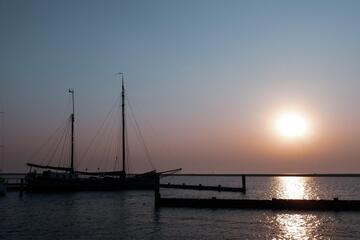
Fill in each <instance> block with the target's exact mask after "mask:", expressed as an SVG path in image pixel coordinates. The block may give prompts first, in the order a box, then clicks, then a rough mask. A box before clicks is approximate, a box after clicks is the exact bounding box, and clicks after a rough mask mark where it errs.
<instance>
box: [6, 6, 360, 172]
mask: <svg viewBox="0 0 360 240" xmlns="http://www.w3.org/2000/svg"><path fill="white" fill-rule="evenodd" d="M359 10H360V2H359V1H355V0H354V1H350V0H344V1H331V0H328V1H320V0H315V1H314V0H312V1H295V0H293V1H288V0H286V1H285V0H283V1H281V0H274V1H260V0H255V1H245V0H244V1H230V0H225V1H211V0H206V1H205V0H196V1H190V0H184V1H175V0H167V1H156V0H154V1H138V0H136V1H110V0H107V1H92V0H86V1H85V0H75V1H74V0H72V1H70V0H64V1H45V0H44V1H41V0H36V1H35V0H26V1H25V0H23V1H19V0H11V1H10V0H0V32H1V37H0V96H1V101H2V103H1V104H2V108H3V111H4V112H5V114H3V116H2V121H3V123H4V128H3V131H2V134H3V136H4V139H5V140H4V145H5V154H4V155H5V157H4V159H3V164H2V165H3V171H5V172H24V171H27V167H26V165H25V164H26V162H27V161H30V160H31V161H33V162H38V163H39V160H40V158H41V156H37V155H36V152H38V149H40V147H41V146H42V145H43V144H44V142H45V143H46V142H47V139H48V137H49V136H51V135H52V134H53V133H54V132H55V130H56V129H57V128H58V127H59V126H60V125H61V124H63V122H64V121H66V119H67V117H68V115H69V114H70V111H71V108H70V96H69V94H68V92H67V89H68V88H74V89H75V108H76V122H75V134H76V156H77V157H76V164H75V165H76V166H77V168H78V169H84V168H89V169H91V168H96V167H98V165H97V163H96V162H101V161H104V160H103V159H104V157H101V154H100V152H101V151H103V150H96V145H101V144H102V145H106V143H107V140H106V138H109V134H110V133H109V134H107V133H106V134H104V138H103V139H101V138H100V139H98V140H97V141H98V142H95V144H93V146H91V147H90V148H91V149H92V150H91V151H90V154H88V155H91V156H92V157H90V156H87V149H89V147H88V146H89V144H90V143H91V140H92V139H93V137H94V136H95V135H96V133H97V131H98V129H99V128H100V126H101V123H102V122H103V121H104V119H105V118H106V115H107V113H108V112H109V110H110V109H111V106H113V104H114V101H116V99H117V97H118V96H119V94H120V90H121V88H120V80H119V77H117V76H116V75H115V73H117V72H125V73H126V74H125V78H126V90H127V96H128V98H129V101H130V103H131V104H132V106H133V111H134V115H135V116H136V119H137V122H138V124H139V126H140V128H141V129H142V134H143V137H144V139H145V142H146V146H147V148H148V150H149V153H150V155H151V159H152V161H153V164H154V165H155V167H156V169H157V170H160V171H161V170H167V169H173V168H183V172H184V173H329V172H331V173H345V172H349V173H350V172H359V171H360V164H359V163H360V160H359V159H360V148H359V145H360V126H359V124H358V123H359V122H360V108H358V107H357V103H359V102H360V94H358V89H360V80H359V76H360V45H359V42H360V28H359V25H360V15H359V14H358V13H359ZM286 111H297V112H301V113H302V114H303V115H304V116H306V119H307V121H308V122H309V124H310V125H311V129H312V130H311V136H309V137H306V138H303V139H297V140H291V141H290V140H288V141H285V140H284V139H280V138H279V136H278V134H276V133H274V132H273V131H272V130H271V125H272V123H271V122H272V121H273V120H274V118H275V116H276V115H277V114H278V113H281V112H286ZM127 113H128V115H129V114H130V112H129V110H127ZM128 123H129V124H128V125H129V130H128V137H129V148H131V150H129V151H130V152H131V156H132V157H131V159H130V160H131V169H130V170H131V171H133V172H142V171H146V170H149V169H150V168H151V166H150V165H149V163H148V161H146V160H145V155H146V154H145V153H144V152H145V151H144V150H143V149H142V148H143V146H142V145H141V144H138V143H136V137H134V135H135V134H136V133H135V131H133V130H130V121H129V122H128ZM105 148H106V147H105ZM104 151H105V152H106V150H104ZM110 155H111V154H110ZM33 156H35V159H34V157H33ZM82 156H85V157H82ZM94 156H95V157H94ZM110 158H112V160H113V159H115V156H110ZM105 165H106V164H105ZM110 165H111V163H108V166H107V167H106V166H102V168H104V169H105V168H109V166H110Z"/></svg>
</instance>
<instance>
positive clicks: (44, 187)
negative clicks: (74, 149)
mask: <svg viewBox="0 0 360 240" xmlns="http://www.w3.org/2000/svg"><path fill="white" fill-rule="evenodd" d="M25 180H26V188H25V189H26V191H28V192H74V191H119V190H131V189H133V190H153V189H154V186H155V184H154V182H155V176H152V175H150V176H143V177H142V176H134V177H130V178H124V177H88V178H80V177H76V176H71V175H68V174H67V175H64V174H58V175H57V176H56V175H55V176H54V175H48V174H47V175H42V174H40V175H34V174H28V175H27V176H26V178H25Z"/></svg>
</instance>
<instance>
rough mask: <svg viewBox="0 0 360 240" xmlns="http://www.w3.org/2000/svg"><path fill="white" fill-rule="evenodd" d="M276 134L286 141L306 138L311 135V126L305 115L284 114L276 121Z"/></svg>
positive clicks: (296, 113) (295, 113)
mask: <svg viewBox="0 0 360 240" xmlns="http://www.w3.org/2000/svg"><path fill="white" fill-rule="evenodd" d="M274 128H275V130H276V132H277V133H278V134H279V135H280V136H281V137H284V138H286V139H301V138H305V137H307V136H308V135H309V133H310V124H309V121H308V119H307V118H306V117H305V115H303V114H301V113H298V112H284V113H281V114H279V116H277V118H276V119H275V123H274Z"/></svg>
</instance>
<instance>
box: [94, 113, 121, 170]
mask: <svg viewBox="0 0 360 240" xmlns="http://www.w3.org/2000/svg"><path fill="white" fill-rule="evenodd" d="M115 113H116V111H112V114H111V115H110V118H109V121H108V122H109V123H108V124H107V125H106V126H105V127H104V132H103V134H102V135H101V136H104V138H105V139H104V140H103V141H102V143H103V145H101V146H100V152H101V153H100V156H101V157H102V160H101V161H98V162H97V164H98V165H97V168H103V167H104V166H105V168H106V166H107V161H108V158H109V155H110V152H109V150H110V149H111V148H110V147H111V146H110V143H111V137H114V135H115V134H112V133H114V130H113V129H114V126H115V125H117V121H116V119H117V118H116V117H113V116H114V115H115ZM115 132H116V131H115ZM109 146H110V147H109Z"/></svg>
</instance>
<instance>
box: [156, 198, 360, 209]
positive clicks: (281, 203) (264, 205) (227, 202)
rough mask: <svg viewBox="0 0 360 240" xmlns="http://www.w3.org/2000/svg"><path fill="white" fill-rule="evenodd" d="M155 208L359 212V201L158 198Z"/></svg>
mask: <svg viewBox="0 0 360 240" xmlns="http://www.w3.org/2000/svg"><path fill="white" fill-rule="evenodd" d="M156 206H157V207H176V208H212V209H216V208H232V209H259V210H266V209H268V210H295V211H360V200H339V199H337V198H335V199H333V200H303V199H299V200H298V199H276V198H273V199H271V200H257V199H216V198H209V199H191V198H161V197H160V198H158V199H157V203H156Z"/></svg>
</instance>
